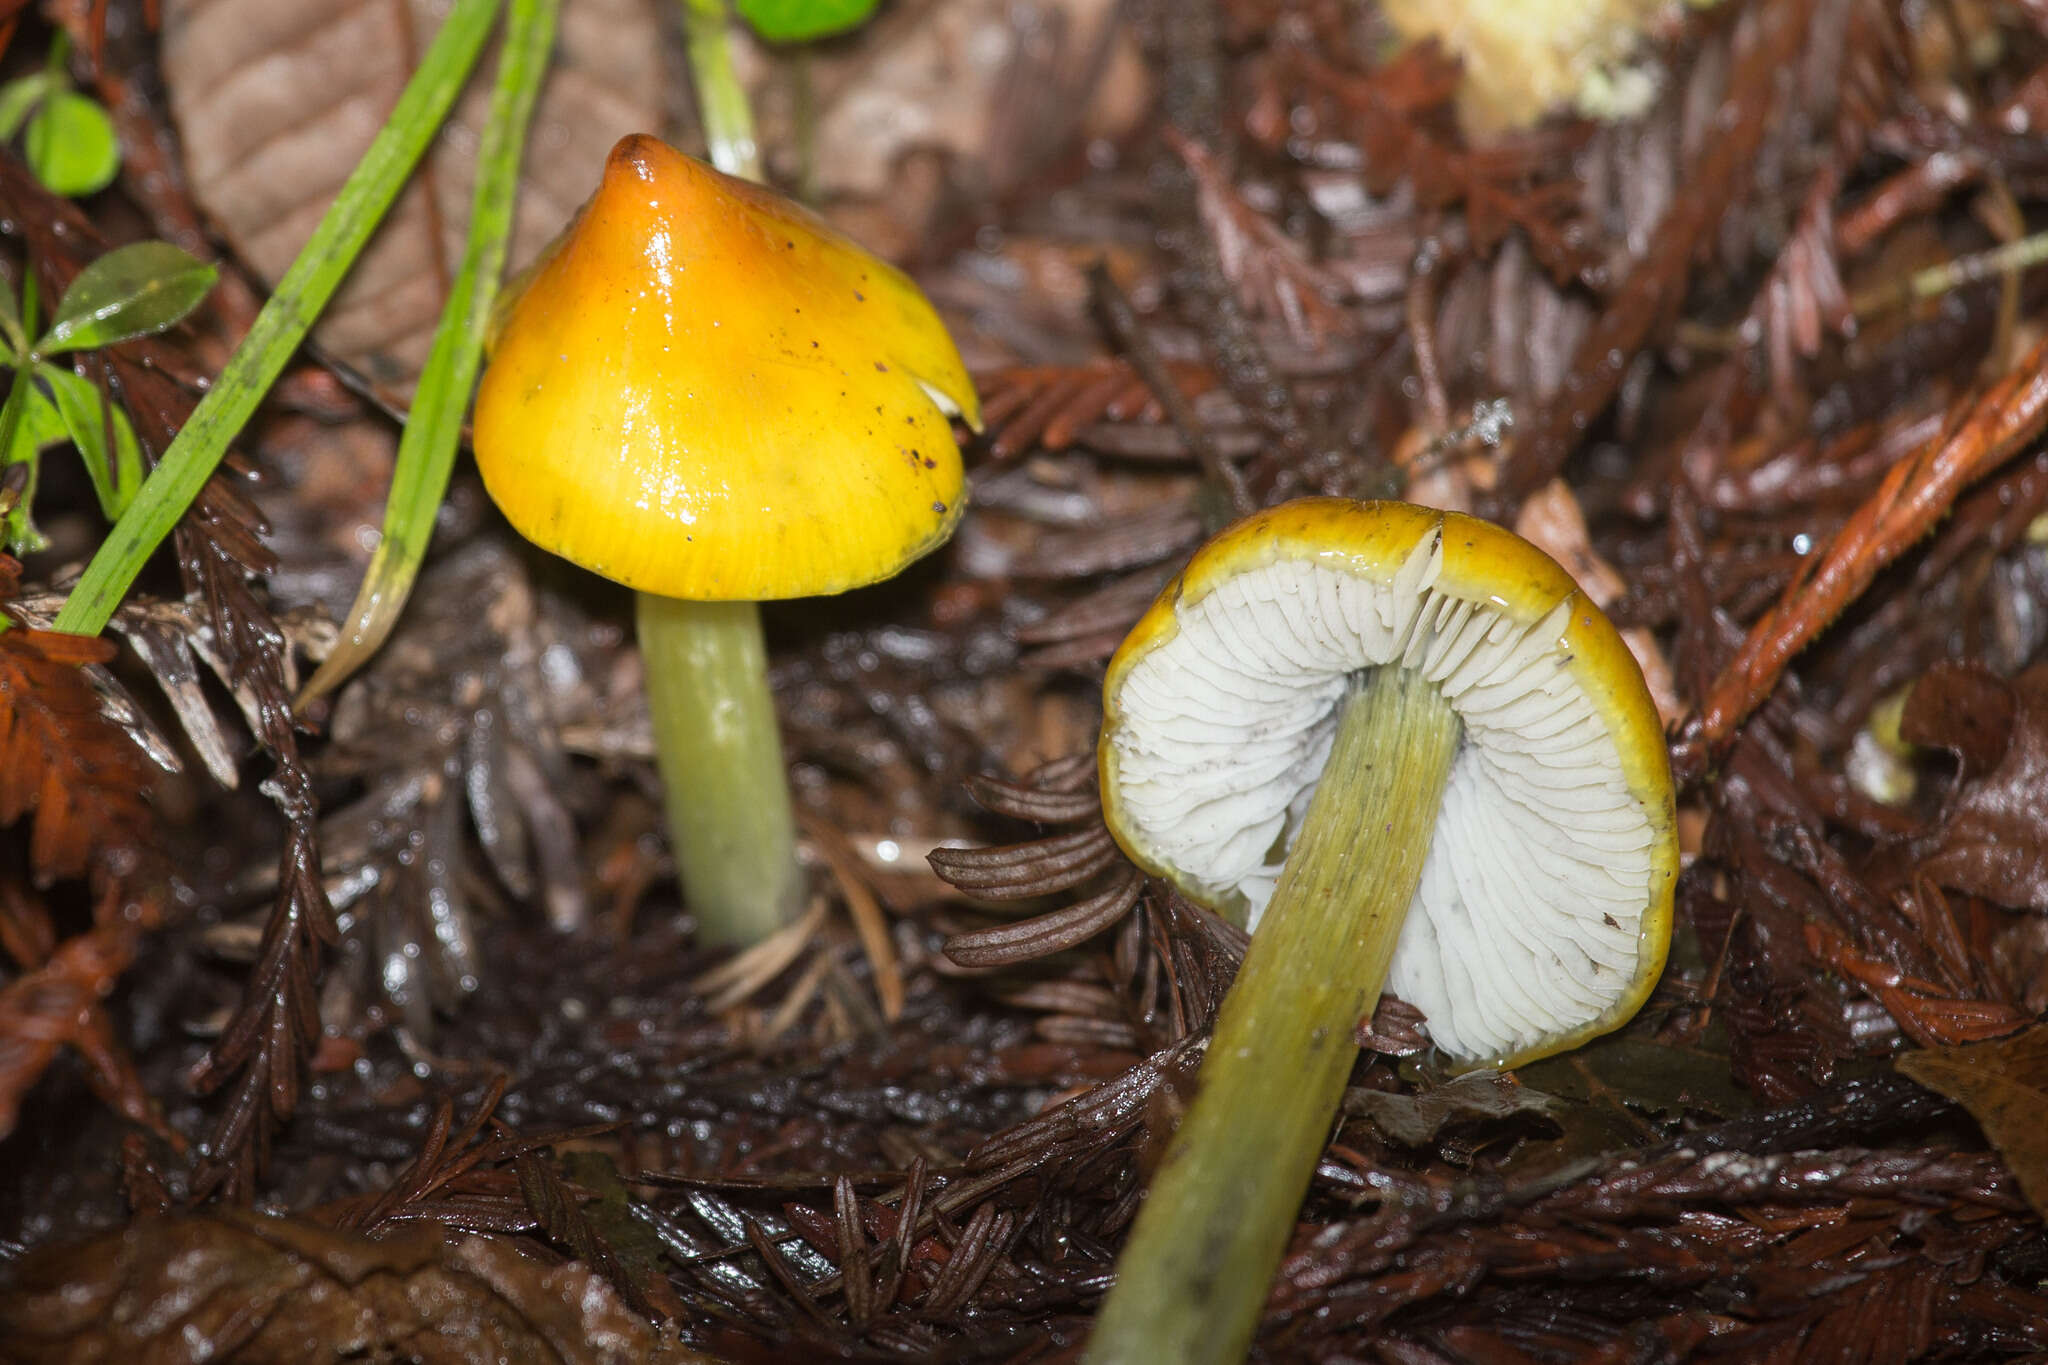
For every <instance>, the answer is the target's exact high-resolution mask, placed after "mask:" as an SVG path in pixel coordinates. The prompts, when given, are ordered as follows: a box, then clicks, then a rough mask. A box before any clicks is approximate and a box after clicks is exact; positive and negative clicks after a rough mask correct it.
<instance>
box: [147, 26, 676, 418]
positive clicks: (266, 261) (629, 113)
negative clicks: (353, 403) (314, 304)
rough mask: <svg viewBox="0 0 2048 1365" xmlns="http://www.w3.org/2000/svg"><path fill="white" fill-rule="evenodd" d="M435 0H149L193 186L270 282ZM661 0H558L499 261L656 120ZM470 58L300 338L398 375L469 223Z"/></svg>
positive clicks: (395, 82)
mask: <svg viewBox="0 0 2048 1365" xmlns="http://www.w3.org/2000/svg"><path fill="white" fill-rule="evenodd" d="M446 8H447V7H446V5H445V4H437V3H435V2H434V0H402V2H401V3H393V4H353V5H337V4H334V3H333V0H165V3H164V7H163V47H162V61H163V73H164V82H165V84H166V86H167V87H168V89H169V93H170V103H171V114H172V116H173V118H174V119H175V120H176V122H177V126H178V132H179V135H180V137H181V138H182V139H183V143H184V151H185V163H186V169H187V172H188V174H189V176H190V178H191V183H192V193H193V195H194V197H195V198H196V199H197V200H198V201H199V204H200V206H201V207H202V208H203V209H205V211H206V212H207V213H208V214H209V215H210V216H211V217H212V218H213V220H214V222H215V223H216V224H217V225H218V226H219V228H220V229H221V231H222V233H223V234H224V235H225V236H226V237H227V239H228V241H229V242H230V243H232V244H233V246H234V248H235V249H236V250H237V251H238V252H240V253H241V255H242V257H243V258H244V259H245V260H247V261H248V262H249V264H250V265H252V266H254V267H255V268H256V270H257V271H259V272H260V273H261V274H263V275H264V276H265V277H266V278H268V279H270V280H273V281H275V280H276V279H277V278H278V276H280V275H282V274H283V273H284V270H285V267H286V266H288V265H290V264H291V261H292V258H293V256H295V255H296V254H297V253H298V250H299V248H300V247H301V246H302V245H304V243H305V240H306V238H307V237H308V236H310V235H311V234H312V231H313V227H314V225H315V224H316V223H317V222H318V221H319V219H320V215H321V214H322V213H323V212H325V211H326V208H327V205H328V204H329V202H330V201H332V199H333V197H334V194H335V192H336V191H337V190H338V189H340V187H341V182H342V180H343V179H344V178H345V177H346V176H347V175H348V173H349V172H350V171H351V170H352V169H354V167H355V164H356V161H357V159H358V158H359V157H360V156H361V155H362V153H363V150H364V149H365V148H366V147H368V146H369V144H370V139H371V138H372V137H373V136H375V134H376V132H377V129H378V127H379V125H380V124H381V123H382V122H383V120H384V116H385V114H386V113H388V112H389V111H390V108H391V106H392V104H393V103H395V102H396V100H397V99H398V92H399V90H400V89H401V88H403V86H404V85H405V82H406V80H407V78H408V77H410V76H411V74H412V69H413V63H414V61H415V59H416V57H417V55H418V54H419V53H420V52H421V51H422V50H423V49H424V48H425V47H426V44H427V42H428V41H429V40H430V39H431V38H432V36H433V34H434V32H435V30H436V28H437V27H438V26H439V24H440V21H441V15H442V14H443V13H444V12H445V10H446ZM661 19H662V7H661V6H660V5H659V4H657V3H656V0H565V3H564V4H563V6H562V21H561V32H560V38H559V40H558V42H557V44H556V49H555V59H554V64H553V66H552V67H551V68H550V70H549V73H548V79H547V84H546V85H545V87H543V89H542V91H541V96H540V103H539V105H538V106H537V107H536V109H535V111H534V118H533V127H532V130H531V132H530V133H529V135H528V140H527V149H526V164H525V167H524V170H523V173H522V176H521V180H520V186H519V211H518V216H517V218H516V220H515V222H514V225H513V236H512V250H511V262H512V264H513V265H515V266H516V265H518V264H520V263H522V262H524V261H527V260H530V259H531V258H532V257H533V256H534V255H535V254H537V253H538V252H539V251H540V249H541V247H543V246H544V245H546V243H547V241H548V239H549V238H551V237H552V236H553V235H554V234H555V233H556V232H557V231H559V230H560V228H561V226H562V224H563V223H565V222H567V221H568V218H569V215H570V214H571V213H573V212H574V211H575V209H576V207H577V205H579V204H581V203H582V202H583V200H584V199H585V198H586V197H587V196H588V195H589V194H590V191H591V190H592V189H594V188H595V187H596V184H597V173H598V170H599V168H600V167H601V166H602V165H603V164H604V156H605V153H606V152H607V151H608V150H609V149H610V147H611V145H612V143H613V142H615V141H617V140H618V139H619V138H621V137H623V136H625V135H626V134H628V133H636V132H647V131H652V130H657V129H659V128H660V126H661V122H662V99H661V91H662V70H661V51H662V33H661ZM492 65H493V63H492V62H491V61H490V60H489V58H488V56H487V58H486V60H485V61H484V62H483V63H481V64H480V67H479V70H478V72H477V74H476V75H475V76H473V77H472V79H471V81H470V83H469V86H468V88H467V89H466V90H465V91H464V92H463V95H462V98H461V100H460V101H459V102H458V103H457V105H456V108H455V113H454V115H453V117H452V118H451V120H450V123H449V125H448V127H446V128H444V129H443V130H442V132H441V134H440V136H439V137H437V138H436V139H435V140H434V143H433V146H432V148H431V149H430V150H429V152H428V155H427V160H426V162H425V163H424V166H423V173H422V174H420V175H417V176H415V177H414V179H413V182H412V184H411V185H410V186H409V187H408V188H407V190H406V191H405V193H404V194H403V195H401V196H400V198H399V199H398V202H397V203H396V204H395V205H393V207H392V211H391V216H390V217H389V218H388V219H387V220H386V221H385V223H384V226H383V227H382V228H381V229H379V231H378V233H377V236H376V237H375V238H374V239H373V240H372V241H371V243H370V246H369V248H368V249H367V250H366V251H365V253H364V255H363V257H362V259H361V260H359V261H358V262H357V264H356V267H355V270H354V271H353V272H352V273H351V274H350V275H349V278H348V281H347V283H346V284H344V285H343V286H342V289H341V291H340V293H338V294H336V295H335V298H334V301H333V303H332V304H331V305H329V307H328V309H327V312H326V314H325V315H324V316H323V317H322V319H321V321H320V325H319V326H318V327H317V328H315V329H314V337H315V339H316V340H318V341H319V342H320V343H321V344H322V345H324V346H325V347H327V349H328V350H330V351H331V352H333V353H334V354H335V356H336V357H338V358H339V359H341V360H343V361H346V362H347V363H349V364H350V365H353V366H355V367H357V368H358V369H360V370H362V371H363V372H364V373H365V374H366V375H368V376H369V378H370V379H371V380H372V381H374V382H376V383H379V384H384V385H389V386H392V387H396V388H410V386H411V383H412V380H413V378H414V377H415V376H416V375H417V374H418V373H419V369H420V365H421V363H422V362H423V361H424V360H425V359H426V353H427V345H428V342H429V341H430V340H431V338H432V335H433V329H434V323H435V321H436V320H437V318H438V317H439V316H440V312H441V305H442V301H443V300H444V298H445V297H446V295H447V289H448V281H449V279H450V277H451V276H452V275H453V274H454V272H455V268H456V264H457V262H458V261H459V260H460V258H461V254H462V242H463V234H464V232H465V231H466V229H467V226H468V222H469V203H470V192H471V187H472V183H473V180H474V168H475V160H474V159H475V155H476V146H477V140H478V137H479V136H480V133H481V129H482V127H483V124H484V119H485V117H486V112H487V107H488V104H489V101H490V79H491V71H490V68H491V66H492Z"/></svg>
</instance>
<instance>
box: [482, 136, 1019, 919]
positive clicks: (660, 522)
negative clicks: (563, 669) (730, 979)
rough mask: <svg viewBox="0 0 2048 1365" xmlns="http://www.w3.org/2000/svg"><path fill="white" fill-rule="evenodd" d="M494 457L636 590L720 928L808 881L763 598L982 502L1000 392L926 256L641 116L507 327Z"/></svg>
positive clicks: (661, 751)
mask: <svg viewBox="0 0 2048 1365" xmlns="http://www.w3.org/2000/svg"><path fill="white" fill-rule="evenodd" d="M491 352H492V353H491V360H490V364H489V367H488V368H487V369H486V370H485V372H484V377H483V381H482V383H481V385H480V386H479V388H478V392H477V402H476V412H475V423H474V433H475V448H476V460H477V466H478V468H479V469H480V470H481V471H482V474H483V478H484V484H485V487H487V488H488V489H489V490H490V493H491V496H492V498H493V499H494V500H495V501H496V502H497V504H498V506H499V507H500V508H501V509H503V511H504V513H505V515H506V517H507V519H508V520H510V521H511V523H512V525H513V526H514V527H516V528H517V529H518V530H519V532H520V533H521V534H522V535H524V536H525V537H526V538H527V539H529V540H531V541H533V542H534V543H535V544H536V545H539V546H541V547H542V548H544V549H547V550H551V551H553V552H554V553H556V554H558V555H561V556H562V557H563V558H565V559H569V560H571V561H573V562H575V563H577V564H579V565H581V566H583V567H584V568H587V569H589V570H591V571H592V572H594V573H598V574H602V575H603V576H605V577H606V578H610V579H613V580H614V581H616V582H619V583H623V584H625V585H626V586H628V587H631V588H634V589H636V590H637V591H638V592H639V594H640V596H639V609H638V624H639V631H640V645H641V651H642V654H643V656H644V658H645V660H646V667H647V687H648V697H649V702H650V704H651V706H652V709H653V712H654V725H655V745H656V752H657V756H658V758H659V761H660V765H661V769H662V776H663V780H664V782H665V784H666V785H667V788H668V804H669V823H670V829H671V831H672V833H673V834H674V836H675V843H676V857H677V863H678V867H679V871H680V874H681V878H682V881H683V883H684V887H685V891H686V894H687V897H688V900H689V904H690V907H691V908H692V910H693V911H694V912H695V913H696V916H697V919H698V923H699V928H700V934H701V936H702V937H704V938H706V939H707V940H710V941H714V942H747V941H751V940H755V939H759V938H761V937H763V936H765V935H766V934H767V933H768V932H770V931H772V930H773V929H774V928H775V927H776V926H777V925H779V924H780V923H782V922H784V921H785V920H786V919H788V918H789V917H790V916H791V914H792V913H793V912H794V911H795V909H796V908H797V902H798V901H799V900H800V899H801V894H802V884H801V879H800V878H799V876H798V873H797V868H796V862H795V856H794V846H795V840H794V832H793V822H792V820H791V817H790V809H789V795H788V787H787V780H786V774H785V772H784V770H783V764H782V753H781V745H780V741H779V739H778V737H777V734H776V722H775V708H774V699H773V697H772V696H771V695H770V693H769V691H768V686H767V668H766V650H765V647H764V646H763V643H762V638H761V623H760V612H759V608H758V607H757V606H756V605H755V604H756V603H758V602H760V601H763V600H767V599H771V598H786V597H807V596H815V595H821V594H827V593H836V592H842V591H844V590H846V589H848V588H855V587H859V586H862V585H864V584H868V583H875V582H879V581H880V580H882V579H885V578H888V577H890V576H892V575H893V574H895V573H897V572H898V571H900V570H901V569H903V568H904V567H905V566H906V565H908V564H910V563H911V562H912V561H913V560H915V559H917V558H918V557H919V556H921V555H923V554H925V553H927V552H928V551H930V550H932V549H933V548H935V547H936V546H938V545H939V544H941V543H942V542H943V541H944V540H945V539H946V537H947V536H948V535H950V534H951V533H952V529H953V526H954V524H955V523H956V522H957V521H958V520H959V517H960V511H961V505H962V503H963V501H964V499H965V485H964V480H963V475H962V471H961V463H960V451H959V447H958V446H957V445H956V444H955V442H954V439H953V431H952V422H951V419H952V418H954V417H961V418H964V420H965V421H966V422H967V423H968V424H969V425H970V426H975V427H978V426H979V425H980V408H979V404H978V403H977V401H976V398H975V394H974V389H973V386H972V384H971V383H970V382H969V380H968V378H967V372H966V369H965V367H964V366H963V365H962V364H961V361H960V356H959V352H958V351H957V350H956V349H955V348H954V345H953V341H952V338H951V337H949V336H948V335H947V334H946V329H945V327H944V325H943V324H942V323H941V322H940V321H939V318H938V315H937V313H935V312H934V311H933V309H932V306H931V304H930V303H928V302H927V301H926V300H925V298H924V296H923V295H922V294H921V293H919V292H918V288H917V286H916V285H915V284H914V283H912V282H911V280H910V279H909V277H908V276H906V275H904V274H903V273H902V272H901V271H899V270H897V269H895V268H894V267H893V266H890V265H889V264H887V263H886V262H884V261H881V260H879V259H878V258H876V257H874V256H872V255H870V254H868V253H867V252H866V251H864V250H862V249H861V248H860V247H859V246H857V245H856V244H854V243H853V242H851V241H849V240H848V239H847V238H845V237H843V236H841V235H840V234H839V233H837V232H835V231H834V230H833V229H832V228H831V227H829V226H827V225H826V224H825V223H824V222H823V221H822V220H820V219H819V218H817V217H816V216H815V215H813V214H811V213H810V212H808V211H807V210H805V209H803V208H801V207H799V206H797V205H795V204H792V203H790V202H788V201H787V200H784V199H782V198H781V197H779V196H777V195H775V194H772V193H770V192H769V191H767V190H764V189H762V188H760V187H759V186H757V185H753V184H750V183H748V182H746V181H744V180H738V179H734V178H733V177H731V176H728V175H724V174H721V173H720V172H718V171H716V170H713V169H712V168H711V167H709V166H706V165H704V164H702V163H701V162H698V161H696V160H694V159H692V158H691V157H688V156H685V155H684V154H682V153H681V152H678V151H676V150H674V149H673V148H670V147H667V146H665V145H663V144H662V143H661V142H659V141H657V140H656V139H654V138H651V137H646V136H634V137H628V138H626V139H624V140H623V141H621V142H620V143H619V144H618V146H617V147H615V148H614V149H613V150H612V153H611V156H610V158H609V159H608V160H607V162H606V164H605V171H604V178H603V181H602V183H601V184H600V185H599V187H598V190H597V193H596V194H595V195H594V196H593V197H592V198H591V200H590V202H589V203H587V204H586V205H584V207H583V210H582V212H581V213H580V214H579V215H578V216H577V218H576V220H575V221H574V222H573V223H571V224H570V226H569V228H568V230H567V231H566V232H565V233H564V234H563V236H562V237H561V239H560V240H559V241H557V242H556V244H555V245H554V246H553V247H552V248H551V249H550V250H549V252H548V254H547V255H546V256H544V257H543V258H542V259H541V260H540V261H539V262H538V263H536V264H535V265H534V266H533V267H531V268H530V269H529V271H528V272H527V273H526V275H525V276H524V277H523V279H522V281H521V282H520V284H519V286H518V288H517V292H516V293H515V294H514V295H513V296H512V297H511V298H510V300H509V301H508V302H507V303H506V304H505V305H503V306H502V307H501V308H500V310H499V314H498V317H497V319H496V323H495V326H494V328H493V335H492V346H491Z"/></svg>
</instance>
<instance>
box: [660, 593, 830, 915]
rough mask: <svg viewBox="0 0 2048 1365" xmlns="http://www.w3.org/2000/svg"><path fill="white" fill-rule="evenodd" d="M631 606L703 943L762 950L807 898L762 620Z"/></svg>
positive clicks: (720, 608)
mask: <svg viewBox="0 0 2048 1365" xmlns="http://www.w3.org/2000/svg"><path fill="white" fill-rule="evenodd" d="M638 601H639V622H638V627H639V632H640V654H641V657H642V658H643V659H644V660H645V662H646V669H647V702H648V705H649V706H651V707H652V708H653V710H654V749H655V758H656V761H657V763H658V765H659V767H660V769H661V781H662V786H663V789H664V790H665V791H666V793H667V797H668V824H669V831H670V833H671V835H672V836H673V837H674V840H675V853H676V871H677V874H678V876H679V877H680V879H681V881H682V884H683V889H684V893H685V895H686V896H687V898H688V903H689V907H690V910H691V912H692V913H693V914H695V915H696V917H697V926H698V939H699V941H700V942H702V943H706V944H741V945H744V944H748V943H756V942H759V941H760V940H761V939H764V938H766V937H767V936H768V935H769V934H771V933H773V932H774V931H775V930H777V929H779V928H781V927H782V926H783V925H784V924H785V923H787V922H788V921H789V920H790V919H791V918H793V917H794V916H795V913H796V911H797V910H798V908H799V905H798V902H799V901H800V899H801V898H802V895H803V881H802V878H801V877H800V876H799V875H798V870H797V864H796V833H795V828H794V820H793V818H792V817H791V814H790V806H789V774H788V772H787V771H786V770H785V769H784V767H783V764H782V739H781V736H780V734H779V733H778V732H777V730H776V724H775V696H774V694H773V693H772V692H770V691H769V690H768V651H767V648H766V646H765V645H764V643H763V641H762V638H761V609H760V607H759V606H757V605H756V604H754V603H752V602H685V601H682V600H680V599H678V598H673V597H656V596H654V595H653V594H651V593H644V592H643V593H640V594H639V595H638Z"/></svg>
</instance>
